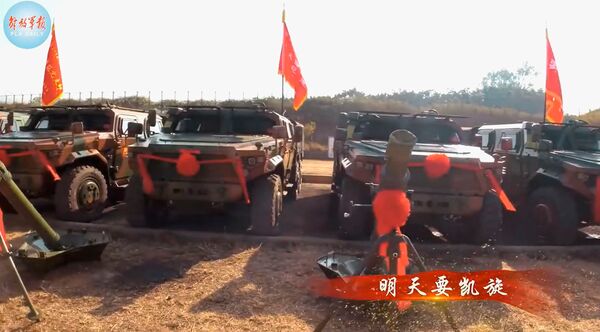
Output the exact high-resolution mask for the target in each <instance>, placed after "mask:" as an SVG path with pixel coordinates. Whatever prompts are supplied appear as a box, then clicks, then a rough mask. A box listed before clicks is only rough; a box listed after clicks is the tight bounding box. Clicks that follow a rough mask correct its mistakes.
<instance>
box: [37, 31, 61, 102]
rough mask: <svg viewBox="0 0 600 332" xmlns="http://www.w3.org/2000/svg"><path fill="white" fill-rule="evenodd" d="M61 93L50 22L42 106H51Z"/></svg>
mask: <svg viewBox="0 0 600 332" xmlns="http://www.w3.org/2000/svg"><path fill="white" fill-rule="evenodd" d="M62 94H63V84H62V75H61V72H60V62H59V59H58V45H57V43H56V35H55V34H54V24H52V40H51V41H50V48H49V49H48V57H47V59H46V69H45V72H44V87H43V89H42V106H52V105H54V103H56V102H57V101H58V100H59V99H60V97H61V96H62Z"/></svg>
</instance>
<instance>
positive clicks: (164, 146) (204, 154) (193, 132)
mask: <svg viewBox="0 0 600 332" xmlns="http://www.w3.org/2000/svg"><path fill="white" fill-rule="evenodd" d="M164 119H165V123H164V126H163V130H162V133H161V134H160V135H156V136H154V137H152V138H151V139H149V140H145V141H140V142H138V143H137V144H135V145H132V146H130V153H131V154H132V155H135V156H138V157H136V159H139V161H138V162H135V163H132V164H131V167H132V168H134V169H135V175H134V176H133V177H132V183H131V185H130V187H129V188H128V190H127V195H126V202H127V204H128V206H129V207H128V212H129V214H128V221H129V223H130V224H131V225H133V226H151V227H156V226H159V225H160V224H162V223H163V222H165V221H166V220H167V219H168V216H169V213H170V212H171V211H172V210H173V208H177V209H178V211H180V210H182V209H183V210H189V209H193V210H194V211H199V210H204V209H205V208H207V209H208V210H213V209H215V208H221V209H227V210H230V211H231V210H235V211H241V210H244V209H245V208H244V207H248V205H247V203H249V210H248V211H247V212H248V213H249V220H250V228H251V230H252V231H253V232H255V233H258V234H263V235H274V234H277V233H278V231H279V217H280V214H281V212H282V199H283V196H284V194H285V193H286V192H287V196H288V197H290V198H292V199H294V198H296V197H297V196H298V194H299V192H300V189H301V185H302V158H303V150H302V149H303V141H304V136H303V135H304V127H303V126H302V125H301V124H299V123H295V122H293V121H290V120H289V119H287V118H286V117H284V116H282V115H280V114H278V113H276V112H274V111H272V110H269V109H267V108H265V107H264V106H251V107H241V106H240V107H237V106H231V107H229V106H228V107H226V106H221V107H216V106H187V107H171V108H168V109H167V111H166V114H165V115H164ZM190 156H191V157H190ZM184 159H187V160H188V165H191V166H190V168H191V172H189V173H188V172H182V168H183V166H182V164H183V163H182V161H183V160H184ZM131 161H133V160H131ZM150 183H151V186H152V188H148V186H150ZM246 219H247V218H246Z"/></svg>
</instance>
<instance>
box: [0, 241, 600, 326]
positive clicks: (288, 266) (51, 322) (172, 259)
mask: <svg viewBox="0 0 600 332" xmlns="http://www.w3.org/2000/svg"><path fill="white" fill-rule="evenodd" d="M15 235H18V234H17V233H13V234H12V236H15ZM332 249H333V248H328V247H319V246H302V247H299V246H297V245H267V244H265V245H262V246H246V245H241V244H237V245H236V244H226V243H222V244H215V243H186V244H181V243H177V242H176V240H175V239H173V238H169V237H165V238H164V239H163V241H161V242H160V243H150V242H148V241H144V240H143V239H140V240H138V241H133V242H131V241H125V240H116V241H115V242H113V243H111V244H110V245H109V247H108V248H107V250H106V252H105V253H104V256H103V260H102V262H99V263H98V262H83V263H73V264H70V265H67V266H64V267H62V268H59V269H57V270H54V271H51V272H49V273H47V274H46V275H34V274H32V273H29V272H26V271H25V272H24V273H23V276H24V278H25V281H26V284H27V286H28V287H29V289H30V291H31V295H32V298H33V300H34V302H35V303H36V305H37V306H38V307H39V308H40V309H41V310H42V313H43V315H44V316H43V318H44V319H43V320H42V322H40V323H36V324H32V323H31V322H29V321H28V320H27V319H26V318H25V315H26V314H27V309H26V308H25V307H24V306H23V302H22V297H21V296H20V293H19V292H18V291H17V288H16V287H15V283H14V280H13V278H12V276H11V275H10V274H8V271H7V269H6V268H5V267H6V265H4V264H5V262H1V263H0V266H2V268H1V269H0V330H2V331H16V330H26V331H142V330H143V331H163V330H165V331H166V330H182V331H218V330H221V331H222V330H226V331H311V330H313V329H314V328H315V326H316V325H317V324H318V323H319V322H320V321H321V320H322V319H323V318H324V317H325V315H326V313H327V312H328V311H329V310H330V309H334V315H333V318H332V320H331V321H330V322H329V324H328V325H327V328H326V329H325V330H326V331H365V330H370V331H387V330H406V331H446V330H449V326H448V325H447V324H446V323H445V321H444V320H443V318H442V316H441V315H440V314H439V313H438V312H437V311H436V309H435V308H434V307H432V305H431V304H429V303H425V302H422V303H415V304H414V305H413V307H412V308H411V309H410V310H409V311H408V312H406V313H404V314H403V315H394V314H389V313H384V311H380V310H375V309H368V308H366V307H365V306H360V307H354V306H352V305H349V304H348V303H344V302H336V301H331V300H327V299H317V298H315V297H314V296H313V295H312V294H311V293H310V292H309V290H308V287H307V280H308V278H309V277H311V276H321V272H320V271H319V270H318V268H317V266H316V264H315V261H316V259H317V258H318V257H319V256H321V255H324V254H326V253H327V252H328V251H330V250H332ZM338 250H339V248H338ZM426 259H427V263H428V264H429V265H430V267H432V268H435V269H442V268H443V269H453V270H459V271H460V270H464V271H467V270H482V269H499V268H502V269H530V268H545V267H554V268H557V269H558V272H559V273H560V275H561V276H562V277H563V278H564V282H563V283H561V285H562V287H561V288H560V289H554V290H552V291H551V292H549V293H548V294H547V295H548V296H550V297H551V298H552V299H554V300H555V301H556V303H557V309H556V313H554V314H553V315H552V317H553V318H551V319H547V318H542V317H537V316H534V315H532V314H529V313H526V312H524V311H521V310H520V309H516V308H513V307H509V306H506V305H503V304H500V303H494V302H472V303H466V302H456V303H451V304H450V311H451V312H452V313H453V315H454V316H455V319H456V321H457V323H458V327H459V328H460V329H461V330H463V331H499V330H500V331H594V330H600V308H599V305H598V304H599V303H600V293H597V292H596V291H595V290H596V289H597V286H598V284H599V283H600V264H599V263H600V260H591V261H583V260H578V259H564V258H557V259H553V258H552V257H545V258H544V260H536V259H532V258H528V257H527V256H526V255H517V256H511V257H503V258H502V259H499V258H497V257H491V256H488V257H468V256H463V257H455V256H453V255H451V254H444V255H438V257H426Z"/></svg>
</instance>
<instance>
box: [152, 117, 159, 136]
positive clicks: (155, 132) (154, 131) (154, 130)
mask: <svg viewBox="0 0 600 332" xmlns="http://www.w3.org/2000/svg"><path fill="white" fill-rule="evenodd" d="M161 129H162V121H161V120H159V119H156V125H155V126H151V127H150V134H151V135H153V134H158V133H160V131H161Z"/></svg>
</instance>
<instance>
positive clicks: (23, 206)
mask: <svg viewBox="0 0 600 332" xmlns="http://www.w3.org/2000/svg"><path fill="white" fill-rule="evenodd" d="M0 193H1V194H2V195H3V196H4V197H5V198H6V200H7V201H8V202H9V203H10V205H11V206H12V207H13V208H14V209H15V210H16V211H17V213H18V214H19V215H20V216H21V217H22V218H24V219H27V220H29V221H30V222H31V224H32V225H31V226H33V228H34V229H35V230H36V232H37V233H38V235H39V236H40V237H41V238H42V239H43V240H44V244H45V245H46V247H48V249H50V250H62V249H63V246H62V245H61V243H60V235H59V234H58V233H57V232H56V231H54V229H52V227H50V225H49V224H48V223H47V222H46V220H45V219H44V217H42V215H41V214H40V213H39V212H38V211H37V210H36V208H35V207H34V206H33V204H31V202H30V201H29V200H28V199H27V197H25V194H23V192H22V191H21V189H19V187H18V186H17V184H16V183H15V182H14V181H13V179H12V175H11V174H10V172H9V171H8V169H7V168H6V166H5V165H4V163H2V162H1V161H0Z"/></svg>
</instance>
